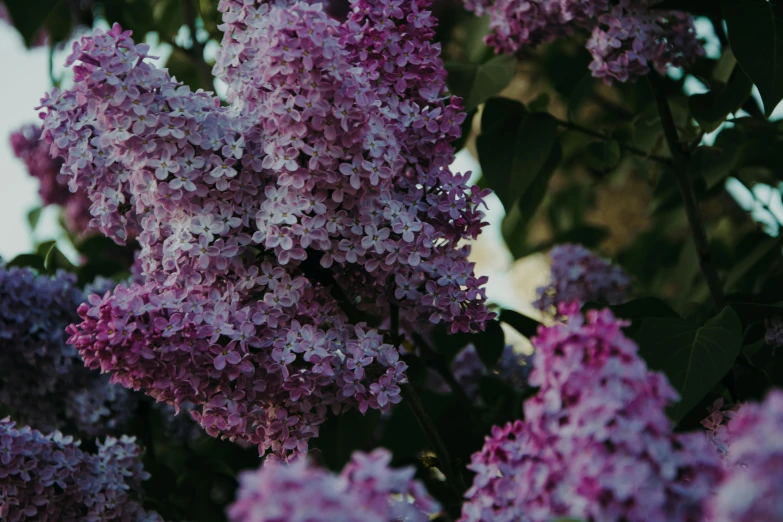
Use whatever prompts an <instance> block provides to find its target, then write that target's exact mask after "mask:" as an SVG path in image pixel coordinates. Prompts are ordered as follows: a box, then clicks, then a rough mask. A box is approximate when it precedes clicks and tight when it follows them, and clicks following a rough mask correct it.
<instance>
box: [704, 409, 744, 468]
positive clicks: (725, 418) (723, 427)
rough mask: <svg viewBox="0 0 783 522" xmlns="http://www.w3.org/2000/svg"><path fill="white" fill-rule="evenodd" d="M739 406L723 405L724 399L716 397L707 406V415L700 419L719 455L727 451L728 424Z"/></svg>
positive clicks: (728, 440)
mask: <svg viewBox="0 0 783 522" xmlns="http://www.w3.org/2000/svg"><path fill="white" fill-rule="evenodd" d="M741 408H742V405H741V404H734V405H730V406H724V400H723V398H722V397H721V398H718V399H716V400H715V402H713V403H712V406H711V407H710V408H707V411H708V412H709V415H708V416H707V418H705V419H704V420H703V421H701V425H702V426H704V428H705V429H706V430H707V437H708V438H709V440H710V442H712V444H713V445H714V446H715V449H716V450H717V451H718V455H720V456H721V457H725V456H726V454H727V453H728V451H729V443H730V439H729V431H728V424H729V422H731V419H733V418H734V416H735V415H736V414H737V412H738V411H740V409H741Z"/></svg>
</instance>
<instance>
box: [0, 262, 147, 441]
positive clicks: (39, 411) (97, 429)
mask: <svg viewBox="0 0 783 522" xmlns="http://www.w3.org/2000/svg"><path fill="white" fill-rule="evenodd" d="M84 299H85V297H84V294H83V293H82V292H81V291H80V290H79V289H78V288H77V287H76V278H75V277H74V276H73V275H71V274H66V273H65V272H58V273H57V274H56V275H55V276H53V277H49V276H45V275H36V274H35V273H34V272H33V271H32V270H31V269H29V268H5V267H3V266H0V402H2V403H3V404H5V405H6V406H7V407H9V408H11V409H12V410H14V411H15V412H16V413H17V414H19V415H20V416H21V418H23V419H24V420H25V421H26V422H27V423H29V424H31V425H33V426H35V427H36V428H39V429H42V430H47V431H48V430H52V429H56V428H64V427H66V426H69V427H73V428H76V429H77V430H79V431H81V432H82V433H85V434H87V435H101V434H105V433H113V432H115V431H116V430H117V429H118V428H120V427H121V426H122V425H123V424H124V423H125V421H126V420H127V419H128V418H129V417H130V416H131V415H132V412H133V409H134V404H135V399H134V398H133V397H132V396H131V394H130V392H129V391H128V390H126V389H124V388H122V387H121V386H114V385H111V384H110V383H109V379H108V377H106V376H101V375H99V374H98V373H97V372H94V371H90V370H87V369H86V368H84V365H83V362H82V361H81V358H80V357H79V354H78V353H77V351H76V350H75V349H74V348H73V347H71V346H68V345H67V344H66V343H65V341H66V334H65V328H66V326H68V325H69V324H70V323H72V322H73V321H74V320H75V319H78V316H77V315H76V308H77V307H78V306H79V304H80V303H82V302H83V301H84Z"/></svg>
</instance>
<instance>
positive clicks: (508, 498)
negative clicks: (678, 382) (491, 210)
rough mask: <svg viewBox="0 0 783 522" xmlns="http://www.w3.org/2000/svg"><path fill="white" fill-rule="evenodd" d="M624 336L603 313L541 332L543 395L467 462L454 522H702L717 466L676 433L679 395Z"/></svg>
mask: <svg viewBox="0 0 783 522" xmlns="http://www.w3.org/2000/svg"><path fill="white" fill-rule="evenodd" d="M565 311H566V310H564V312H565ZM622 326H623V323H622V322H621V321H618V320H616V319H615V318H614V317H613V316H612V315H611V313H610V312H609V311H608V310H604V311H590V312H588V315H587V320H586V322H585V320H584V319H583V318H582V317H581V316H579V315H568V317H567V320H566V322H565V323H558V324H556V325H554V326H552V327H549V328H541V329H540V330H539V334H538V337H536V338H534V339H533V344H534V346H535V348H536V351H535V353H534V355H533V366H534V368H533V371H532V372H531V375H530V384H531V385H532V386H538V387H539V388H540V391H539V393H538V394H537V395H536V396H535V397H533V398H531V399H529V400H528V401H527V402H526V403H525V406H524V413H525V421H524V422H523V421H517V422H514V423H509V424H507V425H506V426H505V427H499V426H496V427H495V428H493V431H492V434H491V435H490V436H489V437H487V439H486V442H485V445H484V448H483V449H482V450H481V451H480V452H479V453H476V454H475V455H474V456H473V458H472V462H471V465H470V466H469V468H470V469H472V470H473V471H475V472H476V473H477V476H476V478H475V479H474V483H473V486H472V487H471V488H470V489H469V490H468V492H467V494H466V496H467V498H468V501H467V503H466V504H465V505H464V506H463V514H462V518H461V520H462V521H464V522H468V521H493V522H495V521H508V522H510V521H512V520H514V521H516V520H522V521H530V522H538V521H542V522H543V521H550V520H553V519H555V518H558V517H574V518H577V519H581V520H586V521H591V522H592V521H595V522H597V521H617V522H619V521H628V522H636V521H639V522H641V521H645V522H652V521H655V522H664V521H666V522H672V521H692V522H700V521H701V520H702V519H703V513H702V512H701V508H700V502H701V500H702V499H703V498H704V497H705V496H706V495H707V494H708V492H709V491H710V488H711V487H713V486H714V484H715V483H716V481H717V480H718V478H719V476H720V464H719V462H718V457H717V455H716V454H715V452H714V451H711V450H710V447H709V442H708V441H707V440H706V438H705V437H704V436H703V435H702V434H689V435H674V434H672V430H671V425H670V422H669V420H668V418H667V417H666V413H665V411H664V410H665V407H666V406H667V405H668V404H670V403H671V402H672V401H673V400H675V399H676V398H677V394H676V392H675V391H674V389H673V388H672V387H671V386H670V385H669V383H668V382H667V381H666V378H665V377H664V376H663V375H662V374H659V373H654V372H650V371H649V370H648V369H647V367H646V365H645V364H644V362H643V361H642V360H641V359H640V358H639V356H638V354H637V347H636V345H635V344H634V343H633V342H632V341H630V340H629V339H627V338H625V337H624V336H623V334H622V332H621V327H622Z"/></svg>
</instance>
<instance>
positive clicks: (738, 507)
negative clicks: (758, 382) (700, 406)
mask: <svg viewBox="0 0 783 522" xmlns="http://www.w3.org/2000/svg"><path fill="white" fill-rule="evenodd" d="M727 432H728V433H727V438H728V452H727V454H726V464H727V467H726V474H725V476H724V477H723V479H722V481H721V482H720V484H719V485H718V488H717V491H716V492H715V494H714V496H712V497H711V498H709V499H708V500H707V502H706V504H707V510H708V515H709V520H710V521H711V522H751V521H753V522H759V521H765V522H766V521H770V522H771V521H777V520H783V497H781V494H780V485H781V484H783V437H781V433H783V391H781V390H773V391H772V392H770V393H769V395H767V398H766V399H765V400H764V401H763V402H762V403H760V404H755V403H751V404H744V405H743V406H742V408H740V409H739V411H737V412H736V414H735V415H734V417H733V418H732V419H731V420H730V421H729V423H728V427H727Z"/></svg>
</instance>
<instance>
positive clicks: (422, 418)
mask: <svg viewBox="0 0 783 522" xmlns="http://www.w3.org/2000/svg"><path fill="white" fill-rule="evenodd" d="M307 254H308V255H307V258H306V259H305V260H304V261H303V262H302V263H301V264H300V265H299V268H300V269H301V270H302V272H304V274H305V276H307V277H308V278H309V279H311V280H312V281H315V282H318V283H320V284H321V285H323V286H324V288H326V289H327V290H328V291H329V293H330V294H331V295H332V297H333V298H334V299H335V301H337V304H338V305H339V306H340V307H341V308H342V310H343V312H344V313H345V314H346V315H347V316H348V318H349V320H350V321H351V322H355V323H356V322H361V321H362V320H364V318H365V317H366V314H365V313H364V312H362V311H360V310H358V309H357V308H356V307H355V306H354V304H353V303H352V302H351V301H350V299H349V298H348V296H346V295H345V292H344V291H343V289H342V288H341V287H340V285H339V284H338V283H337V281H336V280H335V278H334V274H333V273H332V271H331V270H329V269H327V268H324V267H322V266H321V264H320V262H319V261H320V257H321V256H322V255H323V254H322V253H320V252H316V251H313V250H308V252H307ZM390 312H391V315H392V317H391V324H392V333H391V337H392V342H394V343H396V345H397V346H399V344H400V342H401V338H400V334H399V324H400V319H399V308H398V307H396V306H392V308H391V310H390ZM395 316H396V317H395ZM400 389H401V391H402V396H403V398H404V399H405V402H406V403H407V404H408V406H409V407H410V409H411V411H412V412H413V415H414V417H416V421H417V422H418V423H419V426H420V427H421V429H422V431H423V432H424V435H425V437H426V438H427V441H428V442H429V445H430V447H431V448H432V450H433V451H434V452H435V455H436V456H437V457H438V467H439V469H440V470H441V472H442V473H443V475H445V477H446V480H447V482H448V483H449V485H450V486H451V488H452V489H453V490H454V491H455V492H456V493H457V494H458V495H459V498H461V497H462V493H463V492H464V491H465V490H466V489H467V487H466V486H465V482H464V481H463V480H462V476H461V475H460V474H459V473H455V471H454V467H453V464H452V460H451V456H450V455H449V452H448V450H447V449H446V445H445V444H444V443H443V439H441V437H440V434H439V433H438V430H437V428H436V427H435V424H434V423H433V422H432V419H430V416H429V415H428V414H427V412H426V410H425V409H424V405H423V404H422V403H421V399H419V396H418V394H417V393H416V390H415V389H414V388H413V386H412V385H411V384H410V383H404V384H400Z"/></svg>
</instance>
